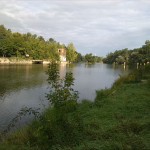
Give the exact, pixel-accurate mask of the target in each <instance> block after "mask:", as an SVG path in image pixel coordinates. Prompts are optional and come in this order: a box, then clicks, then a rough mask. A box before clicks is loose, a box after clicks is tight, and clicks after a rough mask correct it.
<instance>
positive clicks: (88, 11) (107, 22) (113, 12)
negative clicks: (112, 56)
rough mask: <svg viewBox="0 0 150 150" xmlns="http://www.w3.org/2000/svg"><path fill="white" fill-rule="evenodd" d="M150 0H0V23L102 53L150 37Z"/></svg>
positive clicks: (100, 54) (81, 49)
mask: <svg viewBox="0 0 150 150" xmlns="http://www.w3.org/2000/svg"><path fill="white" fill-rule="evenodd" d="M149 10H150V0H0V24H3V25H5V26H6V27H7V28H10V29H12V31H14V32H16V31H17V32H21V33H26V32H31V33H33V34H37V35H42V36H43V37H44V38H45V39H48V38H54V39H55V40H56V41H59V42H60V43H64V44H66V45H67V44H68V43H70V42H73V43H74V45H75V47H76V49H77V51H78V52H80V53H82V54H86V53H93V54H96V55H99V56H105V55H107V54H108V53H109V52H112V51H115V50H119V49H123V48H129V49H132V48H136V47H140V46H141V45H143V44H144V42H145V41H146V40H150V11H149Z"/></svg>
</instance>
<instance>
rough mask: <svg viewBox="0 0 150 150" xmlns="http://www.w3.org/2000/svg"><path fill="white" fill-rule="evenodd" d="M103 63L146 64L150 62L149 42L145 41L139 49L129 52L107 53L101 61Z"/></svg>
mask: <svg viewBox="0 0 150 150" xmlns="http://www.w3.org/2000/svg"><path fill="white" fill-rule="evenodd" d="M103 62H104V63H108V64H112V63H115V64H124V63H125V64H130V65H132V64H137V63H138V64H139V65H142V64H146V63H149V62H150V41H149V40H146V41H145V44H144V45H143V46H142V47H140V48H135V49H132V50H129V49H128V48H125V49H122V50H116V51H115V52H113V53H112V52H111V53H109V54H108V55H107V56H106V58H104V59H103Z"/></svg>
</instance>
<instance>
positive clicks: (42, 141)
mask: <svg viewBox="0 0 150 150" xmlns="http://www.w3.org/2000/svg"><path fill="white" fill-rule="evenodd" d="M149 91H150V66H147V67H146V69H140V70H139V71H135V72H134V73H132V74H130V75H129V76H128V77H121V78H120V79H118V80H117V81H116V82H115V83H114V84H113V86H112V88H110V89H105V90H100V91H97V96H96V98H95V101H94V102H89V101H86V100H84V101H83V102H82V103H81V104H78V106H77V109H76V110H75V111H73V112H70V113H67V114H65V115H64V116H63V117H62V120H60V119H59V120H58V119H57V118H59V115H60V112H57V110H56V109H54V108H49V109H48V110H46V112H44V114H43V115H42V117H41V118H39V120H36V121H34V122H32V124H31V125H30V126H28V127H27V128H25V129H22V130H21V131H18V132H16V133H14V134H13V135H11V136H9V137H8V138H7V140H4V141H2V142H1V144H0V149H4V150H5V149H8V150H9V149H10V150H12V149H14V150H16V149H31V150H32V149H33V150H43V149H44V150H46V149H48V150H51V149H52V150H117V149H118V150H147V149H149V148H150V143H149V138H150V132H149V131H150V119H149V118H150V115H149V108H150V92H149ZM68 109H69V108H68Z"/></svg>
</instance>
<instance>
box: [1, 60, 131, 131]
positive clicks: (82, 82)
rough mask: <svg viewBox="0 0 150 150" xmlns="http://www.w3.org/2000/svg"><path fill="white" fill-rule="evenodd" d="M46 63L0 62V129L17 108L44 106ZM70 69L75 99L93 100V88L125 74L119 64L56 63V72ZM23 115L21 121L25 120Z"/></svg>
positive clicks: (61, 72)
mask: <svg viewBox="0 0 150 150" xmlns="http://www.w3.org/2000/svg"><path fill="white" fill-rule="evenodd" d="M46 70H47V65H40V64H35V65H0V131H2V130H4V129H5V128H6V127H7V125H8V124H9V122H10V121H11V120H12V118H14V117H15V116H16V115H17V113H18V112H19V110H20V109H21V108H23V107H25V106H27V107H33V108H41V109H44V108H45V107H47V105H48V101H47V100H46V97H45V96H46V93H48V91H49V89H48V83H47V74H46ZM66 71H71V72H73V76H74V78H75V85H74V89H75V90H77V91H79V97H80V98H79V101H81V100H82V99H89V100H92V101H93V100H94V98H95V91H96V90H99V89H104V88H106V87H107V88H108V87H110V86H111V85H112V84H113V82H114V81H115V80H116V79H117V78H118V77H119V75H125V74H128V72H129V70H128V69H124V68H123V66H120V67H114V66H112V65H106V64H100V63H99V64H94V65H86V64H72V65H65V64H61V65H60V75H61V77H63V76H64V75H65V72H66ZM30 119H31V118H30V117H26V119H23V121H22V122H23V123H22V122H21V123H20V126H21V125H22V124H25V123H26V122H29V120H30Z"/></svg>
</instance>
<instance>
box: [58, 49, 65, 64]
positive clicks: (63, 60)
mask: <svg viewBox="0 0 150 150" xmlns="http://www.w3.org/2000/svg"><path fill="white" fill-rule="evenodd" d="M58 53H59V56H60V61H61V62H66V49H64V48H60V49H58Z"/></svg>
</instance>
